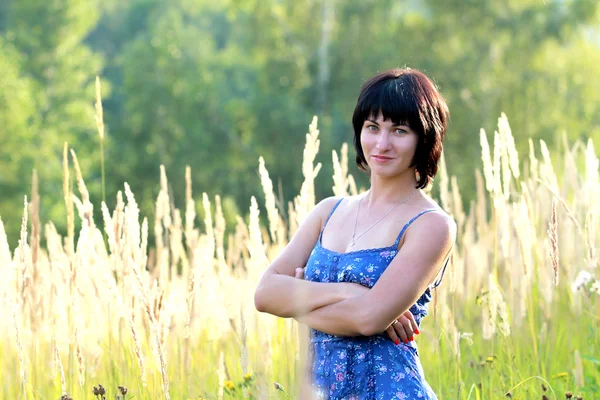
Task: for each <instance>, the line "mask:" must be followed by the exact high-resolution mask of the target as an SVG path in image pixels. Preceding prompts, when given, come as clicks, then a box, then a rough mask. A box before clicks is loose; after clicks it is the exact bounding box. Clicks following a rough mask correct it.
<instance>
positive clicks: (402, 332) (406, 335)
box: [394, 317, 414, 343]
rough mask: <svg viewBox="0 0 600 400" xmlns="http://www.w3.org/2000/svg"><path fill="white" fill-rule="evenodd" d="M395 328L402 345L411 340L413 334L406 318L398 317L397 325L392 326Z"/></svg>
mask: <svg viewBox="0 0 600 400" xmlns="http://www.w3.org/2000/svg"><path fill="white" fill-rule="evenodd" d="M394 327H395V328H396V333H397V334H398V336H399V337H400V338H402V341H403V342H404V343H408V342H409V341H412V340H413V335H414V332H413V330H412V326H411V323H410V321H409V320H408V319H407V318H404V317H400V318H398V323H397V324H396V325H394Z"/></svg>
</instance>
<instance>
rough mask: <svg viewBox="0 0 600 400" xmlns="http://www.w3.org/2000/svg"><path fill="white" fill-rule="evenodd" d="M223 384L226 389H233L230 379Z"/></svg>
mask: <svg viewBox="0 0 600 400" xmlns="http://www.w3.org/2000/svg"><path fill="white" fill-rule="evenodd" d="M223 386H224V387H225V389H227V390H233V389H235V385H234V384H233V382H232V381H225V383H224V384H223Z"/></svg>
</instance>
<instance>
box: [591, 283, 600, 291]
mask: <svg viewBox="0 0 600 400" xmlns="http://www.w3.org/2000/svg"><path fill="white" fill-rule="evenodd" d="M590 292H592V293H598V294H600V281H596V282H594V283H593V284H592V287H591V288H590Z"/></svg>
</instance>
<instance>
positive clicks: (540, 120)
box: [0, 0, 600, 248]
mask: <svg viewBox="0 0 600 400" xmlns="http://www.w3.org/2000/svg"><path fill="white" fill-rule="evenodd" d="M599 8H600V5H599V2H598V1H597V0H563V1H559V0H393V1H392V0H377V1H374V0H217V1H215V0H129V1H117V0H104V1H101V2H100V1H96V0H0V218H1V219H2V221H3V222H4V225H5V229H6V231H7V234H8V242H9V244H10V246H11V248H14V247H15V246H16V244H17V240H18V232H19V229H20V225H21V217H22V214H23V196H24V195H28V196H30V193H31V183H32V171H33V169H36V170H37V174H38V177H39V191H40V201H41V208H40V218H41V221H42V223H45V222H47V221H50V220H51V221H53V222H54V223H55V224H56V226H57V229H58V231H59V233H62V234H65V233H66V225H67V218H66V211H65V206H64V204H65V203H64V199H63V189H62V185H63V183H62V173H63V172H62V157H63V146H64V143H65V142H68V144H69V146H70V147H72V148H73V149H74V150H75V151H76V153H77V155H78V158H79V162H80V164H81V167H82V171H83V177H84V179H85V181H86V183H87V186H88V188H89V190H90V194H91V201H92V203H94V204H95V205H96V207H95V209H94V212H95V214H96V218H95V219H96V221H97V222H99V221H100V220H101V214H100V207H99V204H100V201H101V200H102V184H101V181H102V180H101V166H100V158H101V157H100V154H101V150H100V138H99V135H98V131H97V128H96V121H95V110H94V102H95V78H96V75H98V76H100V79H101V83H102V97H103V108H104V122H105V125H106V134H105V138H104V154H105V160H106V165H105V173H106V195H105V196H106V202H107V205H108V206H109V209H113V208H114V206H115V203H116V193H117V191H118V190H122V189H123V184H124V182H128V183H129V184H130V186H131V188H132V191H133V193H134V194H135V195H136V199H137V202H138V203H139V205H140V208H141V213H142V215H145V216H148V217H149V218H150V220H152V218H153V216H154V207H155V201H156V196H157V194H158V192H159V189H160V185H159V175H160V174H159V166H160V165H161V164H163V165H164V166H165V168H166V171H167V175H168V176H169V182H170V190H171V192H172V194H173V197H171V198H172V199H174V200H173V201H174V203H175V206H176V207H178V208H183V206H184V201H185V167H186V165H189V166H190V167H191V170H192V179H193V187H194V192H195V193H196V197H198V193H201V192H206V193H208V194H209V196H214V195H215V194H221V195H222V197H223V207H224V211H225V217H226V218H227V219H230V222H231V223H232V224H235V215H237V214H242V215H245V214H246V210H248V207H249V205H250V197H251V196H252V195H254V196H257V197H258V198H259V199H262V198H264V194H263V191H262V189H261V186H260V177H259V175H258V159H259V156H263V157H264V159H265V162H266V166H267V168H268V169H269V171H270V174H271V178H272V179H273V181H274V184H275V185H276V188H275V192H277V193H280V196H281V198H282V199H284V200H286V201H288V200H291V199H292V196H293V195H294V194H296V193H297V192H298V190H299V187H300V185H301V182H302V180H303V177H302V170H301V163H302V150H303V148H304V143H305V134H306V133H307V132H308V125H309V123H310V122H311V120H312V117H313V115H316V116H318V117H319V129H320V130H321V132H322V133H321V135H320V139H321V151H320V153H319V158H318V159H317V162H322V163H323V168H322V170H321V172H320V174H319V176H318V177H317V179H316V182H315V184H316V193H317V198H318V199H320V198H323V197H325V196H328V195H331V194H332V189H331V175H332V173H333V167H332V164H331V158H330V156H331V151H332V150H333V149H336V150H337V151H338V152H339V149H340V148H341V145H342V143H344V142H349V143H351V141H352V129H351V116H352V111H353V108H354V104H355V102H356V97H357V95H358V92H359V89H360V86H361V85H362V83H363V82H364V81H365V80H366V79H368V78H369V77H370V76H372V75H374V74H375V73H377V72H379V71H382V70H385V69H389V68H393V67H402V66H408V67H412V68H417V69H420V70H422V71H424V72H425V73H426V74H428V75H429V76H430V77H431V78H433V79H434V80H435V82H436V83H437V84H438V85H439V87H440V89H441V91H442V93H443V95H444V96H445V97H446V99H447V101H448V103H449V107H450V111H451V123H450V127H449V132H448V136H447V139H446V142H445V151H446V162H447V165H448V170H449V173H450V174H452V175H456V176H457V179H458V181H459V184H460V187H461V193H462V195H463V197H464V199H463V201H464V203H465V204H466V205H468V204H469V201H470V200H471V199H472V198H474V196H475V173H474V169H475V168H476V166H478V165H480V154H481V147H480V144H479V130H480V128H484V129H485V130H486V131H487V132H488V135H489V133H490V132H493V131H494V129H496V126H497V119H498V117H499V116H500V114H501V112H505V113H506V114H507V116H508V120H509V121H510V124H511V128H512V131H513V135H514V136H515V140H516V145H517V149H518V150H519V152H520V153H521V154H527V153H528V151H529V143H528V141H529V139H532V140H533V141H534V143H535V144H536V147H537V146H538V142H539V139H543V140H544V141H546V143H548V145H549V147H550V150H551V151H553V150H556V149H560V148H561V147H562V146H564V144H563V137H565V136H566V137H567V138H568V139H569V141H570V142H572V141H573V140H574V139H577V138H581V139H584V140H587V138H592V139H593V140H594V141H595V142H596V143H599V141H600V12H599ZM350 158H351V160H352V159H353V158H354V152H353V150H351V152H350ZM351 164H352V169H351V171H350V173H352V174H354V175H355V176H356V177H357V178H358V186H359V187H360V186H366V183H367V181H366V178H365V177H364V176H363V175H362V174H360V173H357V170H356V168H355V166H354V164H353V163H351ZM71 177H72V179H73V178H74V177H73V174H71ZM434 190H435V189H434ZM260 203H261V204H262V201H260ZM467 208H468V207H467ZM151 235H152V233H151Z"/></svg>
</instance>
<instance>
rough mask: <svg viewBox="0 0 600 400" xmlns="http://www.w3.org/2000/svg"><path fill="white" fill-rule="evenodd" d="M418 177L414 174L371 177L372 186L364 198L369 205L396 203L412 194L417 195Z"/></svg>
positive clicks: (413, 196)
mask: <svg viewBox="0 0 600 400" xmlns="http://www.w3.org/2000/svg"><path fill="white" fill-rule="evenodd" d="M417 191H420V189H417V179H416V178H415V176H414V174H406V175H404V176H398V177H394V178H393V179H385V178H382V177H380V176H376V175H375V176H372V177H371V187H370V189H369V192H368V193H367V197H366V198H365V199H364V200H363V202H365V204H368V206H369V207H373V206H378V205H385V204H395V203H398V202H401V201H403V200H405V199H407V198H408V197H409V196H412V198H411V199H414V198H416V197H417V194H416V192H417Z"/></svg>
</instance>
